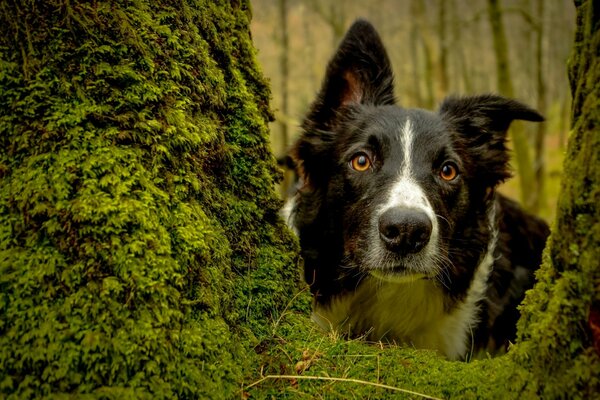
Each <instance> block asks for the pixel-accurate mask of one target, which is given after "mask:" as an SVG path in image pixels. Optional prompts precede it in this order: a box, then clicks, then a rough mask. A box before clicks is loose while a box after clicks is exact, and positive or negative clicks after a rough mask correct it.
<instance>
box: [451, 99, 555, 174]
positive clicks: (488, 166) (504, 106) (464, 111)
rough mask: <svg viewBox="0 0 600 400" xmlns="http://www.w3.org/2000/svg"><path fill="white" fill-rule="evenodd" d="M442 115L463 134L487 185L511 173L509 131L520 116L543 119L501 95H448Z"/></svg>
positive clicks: (531, 119)
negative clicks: (507, 140) (509, 165)
mask: <svg viewBox="0 0 600 400" xmlns="http://www.w3.org/2000/svg"><path fill="white" fill-rule="evenodd" d="M439 113H440V115H441V117H442V118H443V119H444V120H445V121H446V122H447V123H448V124H449V125H450V127H451V129H453V130H455V131H456V132H457V133H458V135H459V136H460V137H461V138H463V139H464V140H465V142H466V145H467V147H468V148H469V150H470V152H471V154H472V155H473V158H474V161H475V163H476V164H477V169H478V171H479V172H480V173H481V174H483V175H484V176H483V177H482V178H483V180H484V182H486V183H487V186H495V185H496V184H498V183H500V182H502V181H504V180H505V179H507V178H509V177H510V176H511V174H510V171H509V168H508V160H509V155H508V151H507V148H506V133H507V131H508V128H509V126H510V124H511V123H512V121H514V120H516V119H520V120H525V121H535V122H541V121H543V120H544V117H543V116H542V115H541V114H540V113H538V112H537V111H536V110H534V109H533V108H530V107H528V106H527V105H525V104H523V103H520V102H518V101H516V100H512V99H508V98H506V97H502V96H498V95H491V94H490V95H480V96H468V97H448V98H446V99H445V100H444V101H443V102H442V105H441V106H440V110H439Z"/></svg>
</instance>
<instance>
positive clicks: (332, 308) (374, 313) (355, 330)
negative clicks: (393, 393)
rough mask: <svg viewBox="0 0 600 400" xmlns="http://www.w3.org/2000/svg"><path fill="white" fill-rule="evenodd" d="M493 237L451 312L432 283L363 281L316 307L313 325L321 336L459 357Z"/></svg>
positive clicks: (468, 336)
mask: <svg viewBox="0 0 600 400" xmlns="http://www.w3.org/2000/svg"><path fill="white" fill-rule="evenodd" d="M493 236H494V237H493V239H492V240H491V241H490V243H489V245H488V251H487V254H486V255H485V257H484V258H483V260H482V261H481V263H480V264H479V266H478V267H477V269H476V271H475V276H474V278H473V281H472V282H471V286H470V287H469V289H468V291H467V295H466V296H465V298H464V299H463V300H462V301H460V302H459V303H458V304H455V305H454V306H453V307H452V308H451V309H450V310H445V309H444V296H445V294H444V292H443V290H442V288H441V287H440V286H439V284H435V283H434V281H431V280H426V279H419V280H416V281H413V282H406V283H394V282H387V281H383V280H380V279H377V278H375V277H372V276H367V277H366V278H365V279H364V280H363V281H362V282H361V283H360V285H359V286H358V287H357V289H356V290H355V291H353V292H351V293H345V294H344V295H342V296H338V297H335V298H333V299H332V300H331V302H330V303H329V304H328V305H327V306H318V305H317V306H315V308H314V310H313V316H312V317H313V320H315V321H316V322H317V323H318V324H319V325H320V326H321V327H322V328H323V329H325V330H336V331H339V332H340V333H348V334H350V335H351V336H357V335H365V336H366V339H368V340H373V341H378V340H387V341H390V342H397V343H405V344H410V345H414V346H415V347H417V348H427V349H435V350H438V351H440V353H442V354H444V355H445V356H446V357H448V358H449V359H459V358H461V357H464V356H465V355H466V353H467V350H468V344H469V343H470V339H471V335H472V332H473V329H474V328H475V325H476V324H477V322H478V321H477V318H478V306H477V303H478V302H479V301H480V300H481V299H482V298H483V296H484V295H485V290H486V282H487V279H488V276H489V273H490V271H491V267H492V264H493V261H494V258H493V255H492V254H493V250H494V247H495V242H496V240H495V239H496V237H495V236H496V235H495V234H494V235H493Z"/></svg>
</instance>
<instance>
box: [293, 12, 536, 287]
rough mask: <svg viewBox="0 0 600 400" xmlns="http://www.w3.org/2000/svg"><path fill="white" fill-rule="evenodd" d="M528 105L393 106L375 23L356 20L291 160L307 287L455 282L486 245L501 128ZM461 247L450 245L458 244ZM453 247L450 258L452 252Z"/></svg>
mask: <svg viewBox="0 0 600 400" xmlns="http://www.w3.org/2000/svg"><path fill="white" fill-rule="evenodd" d="M515 119H523V120H530V121H541V120H542V119H543V118H542V117H541V115H539V114H538V113H537V112H536V111H535V110H533V109H531V108H529V107H527V106H525V105H523V104H521V103H519V102H517V101H514V100H510V99H506V98H504V97H501V96H497V95H483V96H472V97H451V98H448V99H446V100H445V101H444V102H443V103H442V105H441V107H440V109H439V110H438V111H437V112H429V111H425V110H420V109H406V108H401V107H399V106H397V105H395V100H394V94H393V75H392V71H391V65H390V61H389V58H388V56H387V53H386V50H385V48H384V46H383V44H382V42H381V39H380V38H379V36H378V34H377V32H376V31H375V30H374V28H373V27H372V26H371V25H370V24H369V23H368V22H366V21H362V20H359V21H357V22H356V23H354V25H353V26H352V27H351V28H350V30H349V31H348V33H347V34H346V36H345V38H344V39H343V41H342V43H341V44H340V46H339V48H338V50H337V52H336V54H335V55H334V57H333V58H332V60H331V61H330V63H329V65H328V67H327V71H326V76H325V79H324V81H323V85H322V87H321V90H320V92H319V94H318V96H317V98H316V100H315V101H314V102H313V104H312V106H311V108H310V110H309V112H308V114H307V116H306V118H305V120H304V122H303V125H302V128H303V133H302V135H301V137H300V138H299V140H298V141H297V143H296V145H295V147H294V149H293V152H292V154H293V158H294V160H295V162H296V163H297V165H298V170H299V173H300V176H301V178H302V181H303V182H304V186H303V187H302V188H301V189H300V191H299V195H298V198H297V204H296V210H295V214H294V216H293V218H294V225H295V227H296V228H297V230H298V232H299V235H300V241H301V246H302V252H303V257H304V259H305V273H306V279H307V281H308V282H309V283H310V284H311V287H312V289H313V292H317V293H321V294H322V293H327V292H329V291H331V290H333V291H335V290H338V291H339V290H341V289H343V288H344V287H348V288H350V287H352V286H353V285H356V284H357V281H358V280H359V279H360V276H361V274H364V273H371V274H374V275H379V276H386V277H389V278H403V277H408V278H410V277H415V276H417V277H430V278H433V277H435V278H437V279H439V280H440V281H442V282H444V280H447V281H452V282H453V284H454V285H455V284H456V282H455V281H456V279H455V277H456V276H457V275H459V274H462V273H464V272H465V271H462V270H461V269H464V268H469V267H468V265H470V264H472V263H469V262H467V260H464V262H462V261H461V262H455V261H454V260H459V261H460V258H461V257H463V258H465V257H471V258H473V259H478V258H479V257H481V251H482V249H484V250H485V246H486V242H487V240H488V239H489V235H490V229H489V226H488V219H487V218H482V215H483V216H484V217H485V215H486V213H487V212H488V209H489V204H490V201H491V200H490V199H492V198H493V191H494V188H495V187H496V186H497V185H498V183H500V182H502V181H503V180H505V179H506V178H507V177H509V176H510V173H509V167H508V159H509V156H508V152H507V148H506V145H505V142H506V132H507V129H508V127H509V125H510V123H511V122H512V121H513V120H515ZM467 240H469V242H468V243H465V242H463V243H458V242H459V241H467ZM457 244H458V245H461V244H462V246H457V247H461V248H462V249H465V250H464V254H457V255H456V256H457V257H454V256H453V257H452V260H453V261H450V258H449V255H450V253H451V252H453V251H456V249H454V247H453V246H455V245H457Z"/></svg>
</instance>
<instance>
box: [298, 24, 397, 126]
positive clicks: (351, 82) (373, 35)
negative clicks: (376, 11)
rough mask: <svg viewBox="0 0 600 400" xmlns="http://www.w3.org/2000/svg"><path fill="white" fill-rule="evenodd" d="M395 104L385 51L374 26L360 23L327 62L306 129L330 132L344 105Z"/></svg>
mask: <svg viewBox="0 0 600 400" xmlns="http://www.w3.org/2000/svg"><path fill="white" fill-rule="evenodd" d="M394 102H395V99H394V88H393V74H392V68H391V64H390V60H389V58H388V55H387V52H386V50H385V47H384V46H383V43H382V41H381V38H380V37H379V34H378V33H377V31H376V30H375V28H374V27H373V25H371V24H370V23H369V22H367V21H365V20H361V19H359V20H357V21H356V22H354V24H352V26H351V27H350V29H349V30H348V32H347V33H346V36H345V37H344V39H343V40H342V42H341V43H340V45H339V47H338V49H337V52H336V53H335V55H334V56H333V58H332V59H331V61H329V65H328V66H327V70H326V72H325V78H324V80H323V84H322V86H321V90H320V92H319V94H318V96H317V99H316V100H315V101H314V103H313V104H312V105H311V108H310V111H309V113H308V115H307V117H306V121H305V122H307V123H305V125H309V126H310V128H313V129H315V128H316V129H319V130H322V129H331V127H332V125H333V124H334V119H335V117H336V115H335V114H336V111H337V110H339V108H340V107H342V106H344V105H348V104H351V103H358V104H373V105H381V104H393V103H394Z"/></svg>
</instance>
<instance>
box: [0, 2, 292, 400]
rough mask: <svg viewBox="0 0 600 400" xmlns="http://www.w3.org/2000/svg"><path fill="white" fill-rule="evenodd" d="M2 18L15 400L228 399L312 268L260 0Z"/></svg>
mask: <svg viewBox="0 0 600 400" xmlns="http://www.w3.org/2000/svg"><path fill="white" fill-rule="evenodd" d="M0 20H1V24H0V88H1V90H0V141H1V143H0V147H1V149H0V315H1V316H2V317H1V319H0V371H1V372H0V393H3V396H2V397H4V396H8V397H9V398H33V397H45V396H51V395H54V394H58V393H63V394H66V393H69V394H83V393H87V394H94V396H95V397H114V398H123V397H127V396H132V397H141V398H144V397H147V398H160V397H180V398H199V397H206V396H211V397H230V396H231V394H232V393H234V392H237V391H238V390H239V382H240V381H241V380H242V376H243V373H244V372H243V371H246V370H248V369H250V368H251V366H252V359H253V357H256V356H255V353H254V352H253V350H252V343H254V342H256V340H257V339H255V335H260V334H262V333H263V331H264V328H263V327H264V325H265V324H264V321H265V320H268V319H269V318H271V314H272V313H274V312H276V310H277V309H279V308H280V307H281V304H282V303H285V299H287V298H289V297H290V295H291V293H292V292H293V291H294V289H295V287H296V286H295V284H296V277H297V276H298V273H297V271H296V269H295V268H293V267H294V266H295V265H296V264H297V261H296V258H297V256H296V253H295V252H294V250H295V247H294V246H295V245H294V242H293V240H292V238H291V236H290V235H289V234H288V232H287V231H286V230H285V229H284V228H283V227H282V224H281V222H280V221H279V220H278V219H277V210H278V208H279V206H280V202H279V201H278V200H277V197H276V195H275V194H274V192H273V189H272V187H273V185H274V182H275V180H276V179H277V176H278V173H277V172H276V170H275V161H274V159H273V156H272V155H271V153H270V151H269V146H268V142H267V137H268V131H267V126H266V122H267V119H268V118H269V111H268V109H267V102H268V96H269V92H268V89H267V86H266V84H265V82H264V80H263V78H262V77H261V75H260V73H259V71H258V69H257V67H256V63H255V61H254V49H253V47H252V44H251V41H250V37H249V33H248V32H249V30H248V21H249V10H248V4H247V3H246V2H241V3H236V2H233V3H231V2H224V1H223V2H214V1H190V2H181V3H178V4H176V5H175V4H173V2H154V1H152V2H149V1H138V2H132V3H114V2H108V1H105V2H102V1H101V2H67V3H65V2H60V1H43V2H42V1H25V2H20V3H18V4H17V3H15V4H12V5H8V4H5V5H3V6H2V7H1V8H0Z"/></svg>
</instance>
